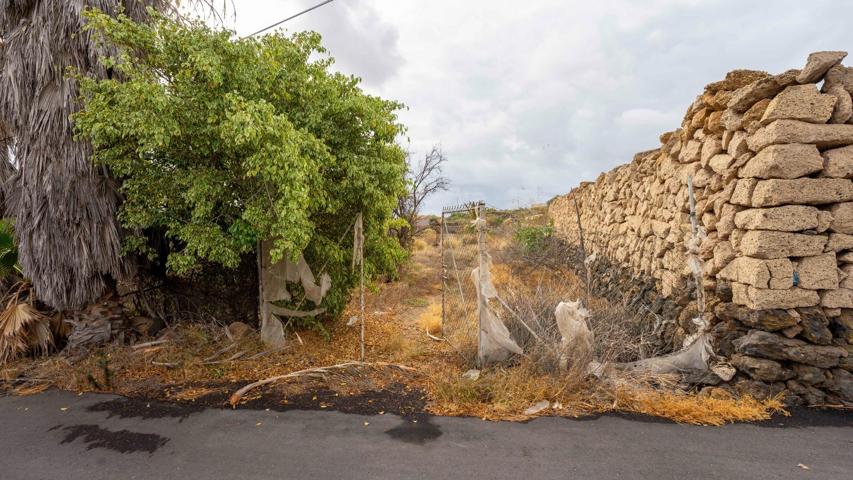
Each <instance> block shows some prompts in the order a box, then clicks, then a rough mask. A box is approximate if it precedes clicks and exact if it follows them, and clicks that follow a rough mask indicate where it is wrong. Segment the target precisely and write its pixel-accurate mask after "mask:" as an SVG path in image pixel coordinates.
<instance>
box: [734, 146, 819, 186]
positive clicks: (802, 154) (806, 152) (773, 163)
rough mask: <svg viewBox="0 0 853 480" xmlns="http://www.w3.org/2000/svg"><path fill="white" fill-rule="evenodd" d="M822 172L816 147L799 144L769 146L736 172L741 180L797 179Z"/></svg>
mask: <svg viewBox="0 0 853 480" xmlns="http://www.w3.org/2000/svg"><path fill="white" fill-rule="evenodd" d="M821 170H823V158H822V157H821V156H820V152H818V150H817V147H815V146H814V145H804V144H800V143H791V144H782V145H770V146H769V147H767V148H765V149H764V150H762V151H760V152H758V154H757V155H756V156H755V157H753V158H752V160H750V161H749V162H748V163H747V164H746V165H744V166H743V167H742V168H741V169H740V171H739V172H738V176H739V177H741V178H749V177H756V178H799V177H804V176H806V175H810V174H812V173H814V172H819V171H821Z"/></svg>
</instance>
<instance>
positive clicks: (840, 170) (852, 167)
mask: <svg viewBox="0 0 853 480" xmlns="http://www.w3.org/2000/svg"><path fill="white" fill-rule="evenodd" d="M821 155H822V157H823V174H824V175H826V176H827V177H834V178H853V145H851V146H848V147H842V148H835V149H832V150H827V151H825V152H823V154H821Z"/></svg>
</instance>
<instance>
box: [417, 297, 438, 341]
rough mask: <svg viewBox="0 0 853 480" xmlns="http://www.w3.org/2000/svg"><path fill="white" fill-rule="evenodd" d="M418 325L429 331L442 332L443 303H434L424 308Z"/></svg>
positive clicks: (432, 333)
mask: <svg viewBox="0 0 853 480" xmlns="http://www.w3.org/2000/svg"><path fill="white" fill-rule="evenodd" d="M418 325H420V326H421V328H423V329H424V330H425V331H426V332H427V333H429V334H431V335H438V334H440V333H441V305H439V304H436V303H433V304H430V305H429V306H427V307H426V309H424V311H423V312H421V314H420V316H419V317H418Z"/></svg>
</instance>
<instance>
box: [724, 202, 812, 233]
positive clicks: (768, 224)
mask: <svg viewBox="0 0 853 480" xmlns="http://www.w3.org/2000/svg"><path fill="white" fill-rule="evenodd" d="M818 212H819V210H818V209H817V208H815V207H809V206H805V205H786V206H782V207H772V208H752V209H749V210H743V211H741V212H738V213H737V214H736V215H735V225H736V226H737V228H742V229H745V230H777V231H780V232H799V231H803V230H811V229H815V228H817V226H818Z"/></svg>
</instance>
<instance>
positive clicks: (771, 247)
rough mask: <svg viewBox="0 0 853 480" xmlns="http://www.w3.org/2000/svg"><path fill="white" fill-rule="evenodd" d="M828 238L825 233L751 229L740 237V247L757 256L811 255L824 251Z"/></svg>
mask: <svg viewBox="0 0 853 480" xmlns="http://www.w3.org/2000/svg"><path fill="white" fill-rule="evenodd" d="M826 240H827V239H826V237H825V236H823V235H804V234H800V233H789V232H774V231H769V230H750V231H748V232H746V233H744V235H743V237H742V238H741V239H740V244H739V245H738V249H739V251H740V252H741V253H742V254H743V255H746V256H749V257H755V258H785V257H811V256H814V255H819V254H820V253H822V252H823V247H824V246H825V245H826Z"/></svg>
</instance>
